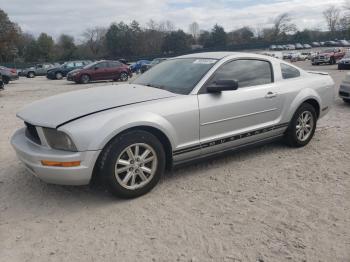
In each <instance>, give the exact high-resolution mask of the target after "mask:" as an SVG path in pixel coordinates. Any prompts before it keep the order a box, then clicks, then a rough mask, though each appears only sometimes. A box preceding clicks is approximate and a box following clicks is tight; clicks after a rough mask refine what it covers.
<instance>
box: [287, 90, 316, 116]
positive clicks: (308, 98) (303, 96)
mask: <svg viewBox="0 0 350 262" xmlns="http://www.w3.org/2000/svg"><path fill="white" fill-rule="evenodd" d="M304 103H309V104H310V105H312V106H313V107H314V108H315V110H316V113H317V118H319V117H320V114H321V108H322V107H321V105H322V103H321V98H320V96H319V95H318V94H317V92H316V91H315V90H313V89H311V88H308V89H304V90H303V91H302V92H300V93H299V94H298V95H297V96H296V97H295V99H294V101H293V102H292V104H291V107H290V108H291V110H290V113H289V115H288V122H290V121H291V119H292V118H293V116H294V114H295V112H296V111H297V110H298V108H299V107H300V106H301V105H302V104H304Z"/></svg>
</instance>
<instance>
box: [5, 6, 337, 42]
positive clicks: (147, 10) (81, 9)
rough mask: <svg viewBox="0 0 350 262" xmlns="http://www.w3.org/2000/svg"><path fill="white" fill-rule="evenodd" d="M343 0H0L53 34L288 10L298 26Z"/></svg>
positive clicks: (228, 20)
mask: <svg viewBox="0 0 350 262" xmlns="http://www.w3.org/2000/svg"><path fill="white" fill-rule="evenodd" d="M342 3H343V0H215V1H213V0H98V1H96V0H60V1H52V0H0V8H2V9H4V11H5V12H7V13H8V15H9V16H10V19H11V20H12V21H14V22H17V23H18V24H19V25H20V26H21V28H22V29H23V31H25V32H29V33H32V34H34V35H36V36H37V35H38V34H39V33H40V32H46V33H48V34H50V35H52V36H54V37H57V36H58V35H60V34H61V33H66V34H71V35H73V36H75V37H76V38H79V37H80V36H81V33H82V32H83V31H84V29H86V28H88V27H95V26H105V27H107V26H109V25H110V24H111V23H112V22H119V21H124V22H126V23H129V22H131V21H132V20H134V19H135V20H137V21H139V22H140V23H141V24H145V23H146V22H147V21H148V20H150V19H153V20H155V21H163V20H170V21H172V22H173V23H174V24H175V25H176V27H177V28H181V29H183V30H185V31H188V25H189V24H190V23H191V22H193V21H196V22H198V23H199V25H200V28H201V29H210V28H211V27H212V26H213V25H214V24H215V23H218V24H220V25H222V26H224V27H225V29H226V31H230V30H232V29H235V28H239V27H242V26H251V27H254V28H257V27H260V28H261V27H264V26H268V25H270V24H271V22H272V21H273V18H274V17H276V16H277V15H279V14H281V13H283V12H289V13H290V14H291V15H292V16H293V17H294V18H295V21H294V22H295V23H296V24H297V26H298V27H299V28H300V29H304V28H320V29H325V27H326V25H325V22H324V19H323V17H322V11H323V10H324V9H325V8H327V7H328V6H330V5H332V4H336V5H339V6H341V5H342Z"/></svg>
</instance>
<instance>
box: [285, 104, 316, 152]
mask: <svg viewBox="0 0 350 262" xmlns="http://www.w3.org/2000/svg"><path fill="white" fill-rule="evenodd" d="M316 124H317V115H316V111H315V108H314V107H313V106H312V105H310V104H308V103H304V104H302V105H301V106H300V107H299V108H298V110H297V111H296V112H295V114H294V116H293V119H292V121H291V123H290V125H289V127H288V130H287V132H286V134H285V138H286V142H287V143H288V144H289V145H290V146H292V147H303V146H306V145H307V144H308V143H309V142H310V141H311V139H312V137H313V136H314V133H315V130H316Z"/></svg>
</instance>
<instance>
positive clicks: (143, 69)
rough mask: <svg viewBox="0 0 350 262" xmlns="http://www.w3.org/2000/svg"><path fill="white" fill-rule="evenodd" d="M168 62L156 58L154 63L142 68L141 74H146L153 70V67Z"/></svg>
mask: <svg viewBox="0 0 350 262" xmlns="http://www.w3.org/2000/svg"><path fill="white" fill-rule="evenodd" d="M165 60H166V58H155V59H153V60H152V62H151V63H150V64H147V65H143V66H142V67H141V73H144V72H146V71H147V70H149V69H151V68H152V67H154V66H156V65H158V64H160V63H162V62H164V61H165Z"/></svg>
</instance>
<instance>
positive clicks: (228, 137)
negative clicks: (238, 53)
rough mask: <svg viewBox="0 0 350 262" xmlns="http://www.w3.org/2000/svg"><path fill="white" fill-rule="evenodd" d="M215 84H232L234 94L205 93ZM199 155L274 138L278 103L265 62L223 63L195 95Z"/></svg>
mask: <svg viewBox="0 0 350 262" xmlns="http://www.w3.org/2000/svg"><path fill="white" fill-rule="evenodd" d="M218 80H236V81H237V82H238V89H237V90H230V91H222V92H220V93H208V92H207V91H206V88H207V87H208V86H210V85H215V82H216V81H218ZM198 103H199V110H200V140H201V146H202V153H203V154H208V153H212V152H213V151H218V150H225V149H227V148H232V147H234V146H240V145H242V144H247V143H252V142H254V141H257V140H263V139H266V138H268V137H270V136H274V135H275V134H276V133H277V132H278V129H279V127H278V126H277V123H278V122H279V118H280V116H281V111H282V110H281V109H282V103H283V102H282V100H281V99H280V97H279V96H278V90H277V86H276V85H275V83H274V72H273V66H272V65H271V63H270V62H269V61H268V60H261V59H238V60H233V61H229V62H227V63H225V64H224V65H222V66H221V67H220V68H219V69H218V70H217V71H216V72H215V73H214V75H213V77H212V78H211V79H210V80H209V81H208V82H207V84H206V85H205V86H203V87H202V89H201V90H200V92H199V95H198Z"/></svg>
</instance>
